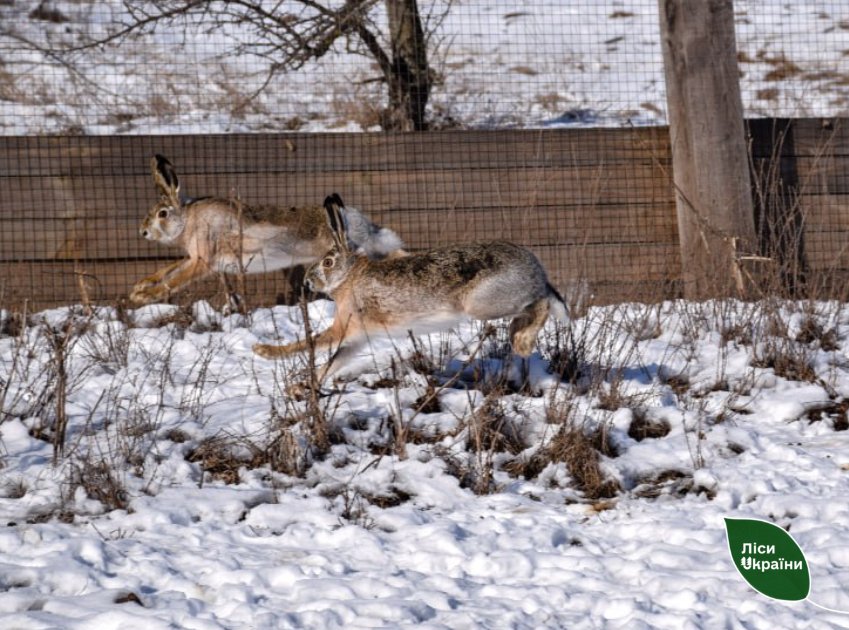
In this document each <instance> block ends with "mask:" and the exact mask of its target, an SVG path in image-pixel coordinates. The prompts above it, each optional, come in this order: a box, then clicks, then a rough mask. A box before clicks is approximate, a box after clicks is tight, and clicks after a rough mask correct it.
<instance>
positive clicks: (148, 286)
mask: <svg viewBox="0 0 849 630" xmlns="http://www.w3.org/2000/svg"><path fill="white" fill-rule="evenodd" d="M167 297H168V287H166V286H165V285H164V284H162V283H161V282H154V281H150V280H142V281H141V282H137V283H136V286H134V287H133V290H132V291H131V292H130V302H132V303H133V304H138V305H143V304H151V303H152V302H160V301H162V300H164V299H165V298H167Z"/></svg>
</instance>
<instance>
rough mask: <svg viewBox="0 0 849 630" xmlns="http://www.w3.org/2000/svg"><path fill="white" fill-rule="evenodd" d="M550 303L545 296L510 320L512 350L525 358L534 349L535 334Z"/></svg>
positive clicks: (542, 322)
mask: <svg viewBox="0 0 849 630" xmlns="http://www.w3.org/2000/svg"><path fill="white" fill-rule="evenodd" d="M550 308H551V305H550V303H549V301H548V298H547V297H544V298H540V299H539V300H537V301H536V302H533V303H531V304H530V305H529V306H527V307H526V308H525V310H524V311H522V312H521V313H519V314H518V315H517V316H516V317H514V318H513V321H512V322H510V345H512V346H513V352H515V353H516V354H518V355H519V356H520V357H523V358H527V357H529V356H530V354H531V353H532V352H533V351H534V346H535V345H536V341H537V334H539V331H540V329H541V328H542V327H543V325H544V324H545V320H546V319H548V311H549V309H550Z"/></svg>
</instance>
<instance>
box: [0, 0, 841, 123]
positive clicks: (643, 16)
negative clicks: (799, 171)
mask: <svg viewBox="0 0 849 630" xmlns="http://www.w3.org/2000/svg"><path fill="white" fill-rule="evenodd" d="M42 4H43V5H45V6H46V7H47V8H49V9H53V10H57V11H59V12H60V14H61V15H62V16H63V17H64V21H59V22H51V21H47V20H39V19H32V18H31V17H28V16H30V15H31V14H32V12H33V10H34V9H35V8H36V7H38V6H39V5H42ZM330 4H335V3H334V2H331V3H330ZM268 6H276V3H268ZM295 6H298V7H300V5H294V4H286V5H285V6H284V7H283V8H279V9H278V10H279V11H288V12H290V13H291V12H293V11H296V9H295ZM419 6H420V10H421V13H422V15H423V16H424V19H425V23H426V26H425V28H426V30H427V31H428V32H430V33H431V34H430V39H429V41H430V44H431V49H430V52H429V54H430V60H431V65H432V67H433V68H434V70H435V71H436V72H437V74H438V76H439V80H438V81H437V82H436V84H435V85H434V88H433V91H432V96H431V99H430V104H429V108H430V118H431V120H433V121H434V123H435V124H436V125H437V126H440V125H448V126H461V127H466V128H469V127H471V128H496V127H502V128H503V127H524V128H545V127H575V126H579V127H580V126H593V127H598V126H606V127H620V126H631V125H656V124H664V122H665V120H666V113H665V112H666V91H665V86H664V77H663V62H662V57H661V49H660V36H659V25H658V24H659V21H658V13H657V7H658V3H657V1H656V0H609V1H608V2H602V3H598V2H591V1H589V0H585V1H584V2H568V3H564V2H563V1H562V0H529V1H526V2H522V3H516V2H515V0H497V1H490V0H487V1H486V2H483V1H482V0H453V1H451V2H448V1H446V0H423V1H421V2H419ZM298 10H301V11H302V10H304V9H303V8H302V7H301V8H300V9H298ZM734 11H735V26H736V35H737V48H738V60H739V65H740V71H741V83H740V85H741V90H742V95H743V101H744V107H745V112H746V116H747V117H752V118H756V117H764V116H779V117H821V116H822V117H828V116H846V115H847V112H848V111H849V82H847V80H846V78H847V76H849V55H847V52H846V51H847V50H849V14H847V12H846V9H845V6H844V3H843V2H841V1H840V0H809V1H807V2H796V3H790V2H786V1H785V0H736V1H735V2H734ZM370 17H371V19H372V20H373V21H374V23H375V24H377V25H384V24H385V22H386V16H385V10H384V7H383V3H381V2H378V3H376V5H375V7H374V9H373V10H372V12H371V13H370ZM0 20H2V24H3V25H4V26H3V28H2V29H0V76H2V78H3V80H4V82H5V86H4V87H3V88H0V125H2V127H0V131H2V133H3V134H5V135H16V134H22V135H24V134H33V133H74V134H79V133H83V134H91V135H97V134H116V133H117V134H172V133H181V134H194V133H228V132H268V131H277V132H279V131H286V130H298V131H306V132H311V131H364V130H366V131H371V130H375V129H378V127H377V124H378V122H377V116H376V112H377V110H378V109H379V108H380V107H382V106H383V104H384V102H385V98H386V96H385V93H384V88H383V86H382V84H381V83H380V82H379V81H376V80H375V78H376V76H377V74H378V73H377V71H376V70H375V67H374V63H373V62H372V60H371V59H369V58H367V57H364V56H361V55H356V54H353V53H352V52H350V48H351V46H348V45H346V42H343V41H339V42H337V44H336V45H335V46H334V48H333V49H332V51H331V52H330V53H329V54H327V55H325V56H324V57H323V58H321V59H318V60H313V61H309V62H307V63H306V64H305V65H304V67H303V68H302V69H301V70H300V71H290V72H286V73H281V74H278V75H276V76H274V77H273V78H272V79H271V80H270V82H269V83H268V86H267V89H265V90H264V91H262V93H261V94H260V95H259V96H257V97H256V98H250V97H251V95H253V94H254V93H255V92H257V90H259V89H260V88H261V86H263V84H264V82H265V81H266V80H268V72H269V69H270V68H271V64H272V62H273V61H276V59H269V58H268V57H264V56H260V55H252V54H250V53H249V52H244V51H243V52H240V53H236V52H235V51H236V48H237V47H239V46H245V45H246V44H247V45H250V44H255V43H256V40H257V37H256V36H255V35H254V34H253V31H252V30H251V28H250V26H249V25H247V24H246V23H244V22H241V23H240V22H229V23H228V24H226V25H225V26H223V27H222V28H219V29H210V28H209V27H208V26H205V25H203V24H199V23H197V22H196V21H195V22H192V23H190V24H187V25H186V26H185V27H177V26H174V27H171V28H168V27H166V28H157V29H146V30H145V31H144V32H143V33H140V34H138V35H133V36H131V37H129V38H128V39H125V40H122V41H121V43H120V44H117V45H107V46H100V47H95V48H91V49H86V50H82V51H77V52H74V53H72V54H71V55H70V56H67V57H64V58H63V59H62V61H63V62H68V63H70V66H69V65H65V64H63V63H60V62H59V61H58V60H56V59H55V58H53V57H51V56H50V55H47V54H45V53H42V52H39V51H38V49H34V48H33V47H32V46H29V47H28V46H26V45H24V44H23V42H30V43H31V44H34V45H35V46H37V47H41V48H44V47H49V46H56V47H59V48H61V47H63V46H75V45H79V44H80V43H81V42H83V41H90V40H91V39H96V38H102V37H105V36H107V35H108V34H110V33H115V32H116V31H118V30H119V29H120V28H122V27H123V26H124V25H126V24H128V23H129V22H130V14H129V13H128V12H127V10H126V8H125V6H124V3H119V2H112V3H107V2H98V3H85V2H79V1H77V0H49V1H48V2H41V0H15V1H13V2H3V3H0Z"/></svg>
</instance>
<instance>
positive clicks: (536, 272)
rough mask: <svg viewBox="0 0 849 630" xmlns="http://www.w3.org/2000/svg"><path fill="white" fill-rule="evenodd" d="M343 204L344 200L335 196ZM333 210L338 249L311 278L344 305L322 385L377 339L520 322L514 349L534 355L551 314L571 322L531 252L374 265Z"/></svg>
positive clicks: (322, 343)
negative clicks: (463, 322)
mask: <svg viewBox="0 0 849 630" xmlns="http://www.w3.org/2000/svg"><path fill="white" fill-rule="evenodd" d="M335 201H341V200H339V199H338V197H335ZM325 205H326V207H327V210H328V220H329V223H330V225H331V226H332V227H333V229H334V234H335V239H334V240H335V243H334V245H333V247H332V248H331V249H330V250H329V251H328V252H327V253H326V254H325V255H324V257H323V258H322V259H321V261H320V262H318V263H316V264H314V265H313V266H312V267H310V268H309V270H308V271H307V274H306V278H305V280H306V282H307V284H308V285H309V286H310V288H311V289H312V290H314V291H320V292H322V293H325V294H327V295H329V296H330V297H331V298H333V300H334V301H335V302H336V316H335V318H334V320H333V323H332V324H331V325H330V327H329V328H328V329H327V330H325V331H324V332H322V333H320V334H318V335H316V336H315V337H314V339H313V342H314V343H315V347H316V348H327V347H336V348H337V350H336V354H335V355H334V356H333V357H332V358H331V360H330V361H329V362H328V364H327V365H326V366H325V367H324V370H323V371H322V373H321V375H320V379H319V380H323V379H324V378H325V377H326V376H328V375H329V374H331V373H332V372H333V371H335V367H334V364H336V365H338V362H339V360H341V359H342V358H343V357H344V356H347V355H349V354H352V353H353V352H355V351H356V349H357V348H358V347H359V346H360V345H362V343H364V342H365V341H366V340H367V338H368V337H369V336H370V335H380V334H386V333H389V334H391V333H393V332H403V331H406V330H414V331H415V330H419V331H422V330H428V329H429V330H433V329H438V328H443V329H444V328H450V327H451V325H453V324H454V323H456V322H457V321H459V320H460V319H462V318H463V317H464V316H468V317H472V318H474V319H482V320H483V319H496V318H501V317H513V321H512V322H511V324H510V342H511V344H512V347H513V351H514V352H515V353H516V354H518V355H520V356H522V357H527V356H528V355H530V354H531V352H532V351H533V348H534V345H535V343H536V337H537V333H538V332H539V330H540V328H542V326H543V324H545V321H546V319H547V318H548V315H549V312H550V311H553V312H554V314H555V315H556V316H558V317H559V318H561V319H565V318H566V305H565V304H564V302H563V298H561V297H560V295H559V294H558V293H557V291H556V290H555V289H554V287H552V286H551V284H550V283H549V282H548V279H547V277H546V274H545V270H544V269H543V267H542V264H541V263H540V262H539V260H537V258H536V256H534V255H533V254H532V253H531V252H530V251H528V250H527V249H524V248H522V247H519V246H518V245H513V244H512V243H507V242H505V241H489V242H477V243H465V244H458V245H449V246H447V247H440V248H437V249H431V250H427V251H424V252H421V253H416V254H411V255H408V256H406V257H398V258H384V259H382V260H371V259H369V258H367V257H365V256H359V255H356V254H355V253H352V252H351V250H350V248H349V246H348V241H349V238H347V234H346V232H345V221H344V208H341V207H338V206H337V204H336V203H335V202H334V197H329V198H328V199H327V201H326V202H325ZM340 206H341V204H340ZM308 347H309V343H308V342H307V341H298V342H295V343H290V344H288V345H284V346H274V345H267V344H257V345H255V346H254V348H253V349H254V352H256V353H257V354H259V355H260V356H262V357H265V358H268V359H271V358H275V357H282V356H287V355H290V354H294V353H296V352H299V351H301V350H305V349H307V348H308Z"/></svg>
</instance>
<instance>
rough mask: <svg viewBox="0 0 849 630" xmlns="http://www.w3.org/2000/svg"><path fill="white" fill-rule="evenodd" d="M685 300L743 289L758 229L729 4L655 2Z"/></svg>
mask: <svg viewBox="0 0 849 630" xmlns="http://www.w3.org/2000/svg"><path fill="white" fill-rule="evenodd" d="M658 2H659V7H660V26H661V36H662V37H661V39H662V47H663V60H664V68H665V74H666V98H667V104H668V109H669V134H670V141H671V146H672V168H673V180H674V184H675V196H676V205H677V214H678V232H679V239H680V244H681V262H682V278H683V284H684V296H685V297H686V298H688V299H705V298H709V297H715V296H728V295H739V294H740V293H741V292H744V290H745V288H744V286H743V285H744V280H743V269H742V268H741V265H740V260H739V255H740V254H741V253H747V252H754V251H755V227H754V218H753V212H752V193H751V185H750V182H749V161H748V155H747V149H746V140H745V132H744V128H743V105H742V99H741V97H740V85H739V81H738V79H739V76H738V68H737V48H736V39H735V36H734V8H733V3H732V0H658Z"/></svg>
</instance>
